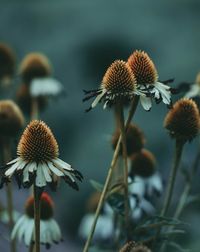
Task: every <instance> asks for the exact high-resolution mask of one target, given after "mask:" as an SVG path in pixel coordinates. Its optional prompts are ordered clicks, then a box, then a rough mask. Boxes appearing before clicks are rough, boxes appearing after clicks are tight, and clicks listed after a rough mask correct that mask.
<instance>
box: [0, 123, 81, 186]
mask: <svg viewBox="0 0 200 252" xmlns="http://www.w3.org/2000/svg"><path fill="white" fill-rule="evenodd" d="M17 155H18V157H17V158H16V159H14V160H12V161H11V162H9V163H8V164H7V165H6V167H5V168H4V169H5V171H4V172H3V177H2V181H1V185H3V184H4V183H5V182H7V181H9V178H10V177H11V176H12V175H13V174H15V176H16V178H17V182H18V184H19V186H21V184H22V185H23V186H24V187H29V186H31V185H32V184H35V185H36V186H37V187H45V186H46V185H47V184H50V186H51V187H52V188H55V187H56V185H57V182H58V179H59V177H62V178H63V179H64V180H65V182H67V183H68V184H69V185H70V186H71V187H73V188H74V189H76V190H78V185H77V183H76V181H75V179H78V180H80V181H81V180H82V178H83V177H82V175H81V173H80V172H79V171H77V170H74V169H73V168H72V167H71V165H69V164H68V163H65V162H64V161H62V160H61V159H59V158H58V155H59V149H58V144H57V141H56V139H55V137H54V135H53V133H52V131H51V130H50V128H49V127H48V126H47V125H46V124H45V123H44V122H42V121H38V120H34V121H31V122H30V124H29V125H28V126H27V128H26V129H25V131H24V133H23V134H22V137H21V139H20V141H19V144H18V148H17Z"/></svg>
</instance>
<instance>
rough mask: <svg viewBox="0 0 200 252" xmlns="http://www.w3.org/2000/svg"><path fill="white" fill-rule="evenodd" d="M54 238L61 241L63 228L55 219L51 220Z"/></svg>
mask: <svg viewBox="0 0 200 252" xmlns="http://www.w3.org/2000/svg"><path fill="white" fill-rule="evenodd" d="M50 225H51V232H52V239H53V241H55V242H59V241H60V240H61V238H62V234H61V230H60V227H59V225H58V224H57V222H56V221H55V220H53V219H51V220H50Z"/></svg>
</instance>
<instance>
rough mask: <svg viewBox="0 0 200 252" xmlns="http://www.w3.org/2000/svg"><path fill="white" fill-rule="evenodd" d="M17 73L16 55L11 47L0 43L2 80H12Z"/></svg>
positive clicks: (0, 78)
mask: <svg viewBox="0 0 200 252" xmlns="http://www.w3.org/2000/svg"><path fill="white" fill-rule="evenodd" d="M14 71H15V55H14V52H13V51H12V49H11V48H10V47H8V46H7V45H6V44H3V43H0V80H1V81H3V82H4V81H5V80H6V79H7V78H9V79H10V78H11V77H12V76H13V74H14Z"/></svg>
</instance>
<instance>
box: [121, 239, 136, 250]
mask: <svg viewBox="0 0 200 252" xmlns="http://www.w3.org/2000/svg"><path fill="white" fill-rule="evenodd" d="M135 246H136V243H135V242H134V241H129V242H127V243H126V244H125V245H124V246H123V247H122V248H121V249H120V251H119V252H131V251H132V250H133V249H134V248H135Z"/></svg>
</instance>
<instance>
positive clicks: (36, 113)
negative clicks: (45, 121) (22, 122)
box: [30, 98, 39, 120]
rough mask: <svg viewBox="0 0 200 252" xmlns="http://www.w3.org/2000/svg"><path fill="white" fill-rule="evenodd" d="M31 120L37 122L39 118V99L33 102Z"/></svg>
mask: <svg viewBox="0 0 200 252" xmlns="http://www.w3.org/2000/svg"><path fill="white" fill-rule="evenodd" d="M30 117H31V120H37V119H38V118H39V108H38V100H37V98H32V100H31V115H30Z"/></svg>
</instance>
